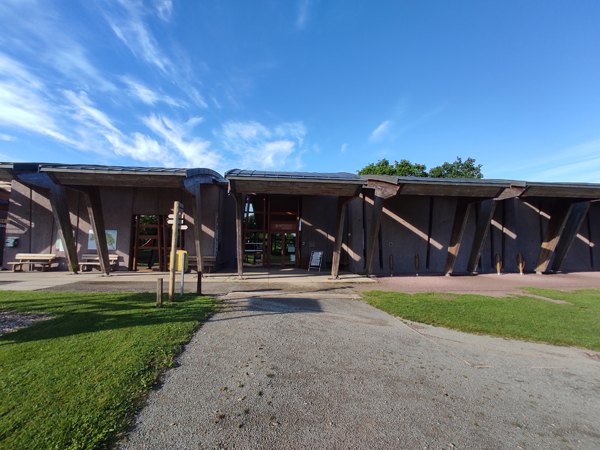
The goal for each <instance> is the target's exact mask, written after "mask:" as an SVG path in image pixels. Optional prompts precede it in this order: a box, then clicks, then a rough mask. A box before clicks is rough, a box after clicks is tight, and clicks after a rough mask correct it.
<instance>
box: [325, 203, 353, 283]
mask: <svg viewBox="0 0 600 450" xmlns="http://www.w3.org/2000/svg"><path fill="white" fill-rule="evenodd" d="M353 198H354V197H338V205H337V215H336V228H335V241H334V244H333V260H332V263H331V276H332V277H333V278H335V279H338V278H339V275H340V257H341V252H342V238H343V234H344V221H345V219H346V207H347V205H348V202H349V201H350V200H352V199H353Z"/></svg>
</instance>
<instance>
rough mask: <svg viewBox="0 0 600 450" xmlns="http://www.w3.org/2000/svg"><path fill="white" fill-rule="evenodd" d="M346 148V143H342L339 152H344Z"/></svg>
mask: <svg viewBox="0 0 600 450" xmlns="http://www.w3.org/2000/svg"><path fill="white" fill-rule="evenodd" d="M347 148H348V144H346V143H344V144H342V148H341V149H340V153H346V149H347Z"/></svg>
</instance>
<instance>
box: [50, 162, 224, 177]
mask: <svg viewBox="0 0 600 450" xmlns="http://www.w3.org/2000/svg"><path fill="white" fill-rule="evenodd" d="M187 170H188V169H181V168H165V167H121V166H96V165H79V164H40V171H41V172H76V173H105V174H118V173H122V174H128V175H129V174H131V175H134V174H144V175H179V176H183V177H185V176H186V173H187ZM215 173H216V172H215Z"/></svg>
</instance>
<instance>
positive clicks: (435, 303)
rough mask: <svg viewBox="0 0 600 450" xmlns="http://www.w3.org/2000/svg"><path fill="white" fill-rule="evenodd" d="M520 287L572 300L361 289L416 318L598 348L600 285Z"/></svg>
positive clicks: (374, 301) (379, 303)
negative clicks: (577, 288)
mask: <svg viewBox="0 0 600 450" xmlns="http://www.w3.org/2000/svg"><path fill="white" fill-rule="evenodd" d="M524 289H526V291H527V292H529V293H530V294H535V295H539V296H542V297H546V298H552V299H555V300H565V301H568V302H571V303H572V305H566V304H562V305H561V304H556V303H552V302H549V301H546V300H541V299H537V298H533V297H525V296H518V297H510V298H495V297H485V296H482V295H459V294H436V293H432V292H428V293H419V294H413V295H410V294H401V293H397V292H381V291H370V292H365V293H363V295H364V296H365V298H366V300H367V301H368V302H369V304H370V305H373V306H375V307H376V308H379V309H381V310H383V311H385V312H387V313H389V314H392V315H394V316H398V317H402V318H404V319H407V320H411V321H414V322H421V323H427V324H431V325H436V326H441V327H446V328H452V329H456V330H460V331H465V332H467V333H476V334H489V335H493V336H502V337H506V338H514V339H522V340H527V341H536V342H546V343H548V344H553V345H573V346H577V347H583V348H589V349H592V350H600V326H599V324H600V290H599V289H586V290H580V291H576V292H572V293H568V292H561V291H553V290H546V289H534V288H524ZM439 296H445V297H447V298H440V297H439Z"/></svg>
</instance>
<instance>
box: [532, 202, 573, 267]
mask: <svg viewBox="0 0 600 450" xmlns="http://www.w3.org/2000/svg"><path fill="white" fill-rule="evenodd" d="M572 208H573V204H572V203H571V202H570V201H569V200H563V199H560V200H558V201H557V202H556V205H555V208H554V211H553V213H552V217H550V222H549V223H548V228H547V229H546V235H545V236H544V241H543V242H542V248H541V249H540V254H539V256H538V260H537V264H536V265H535V273H537V274H542V273H543V272H545V271H546V269H548V265H549V264H550V258H552V254H553V253H554V250H555V249H556V245H557V244H558V239H559V238H560V235H561V233H562V231H563V230H564V228H565V225H566V223H567V218H568V217H569V214H570V212H571V209H572Z"/></svg>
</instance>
